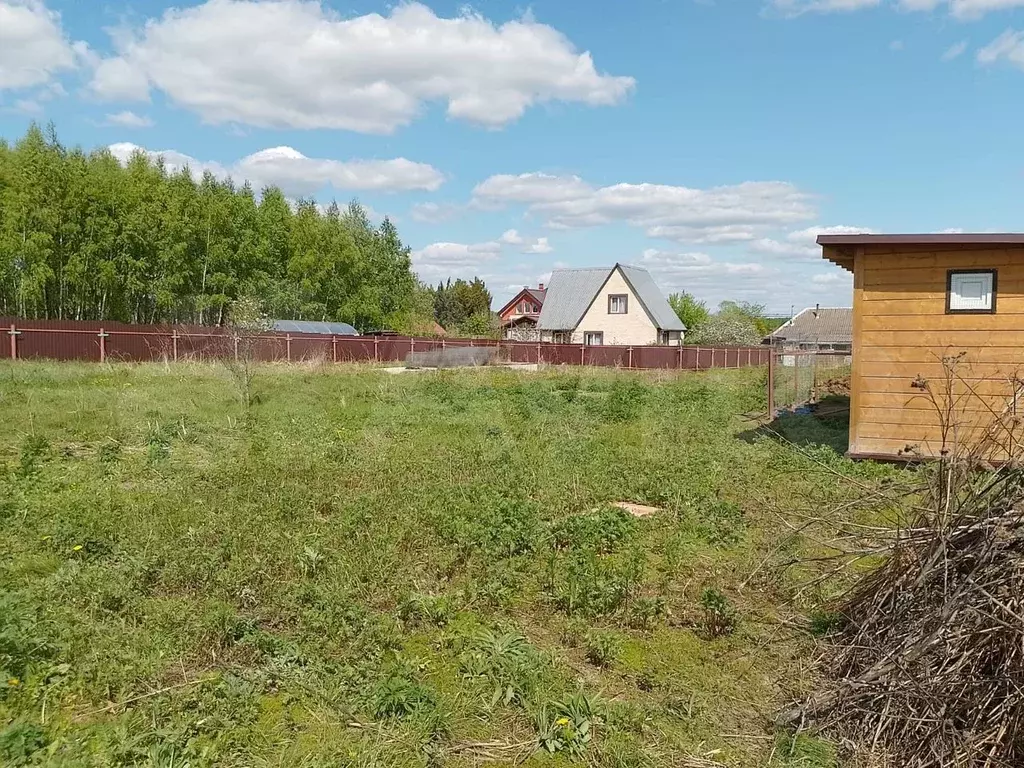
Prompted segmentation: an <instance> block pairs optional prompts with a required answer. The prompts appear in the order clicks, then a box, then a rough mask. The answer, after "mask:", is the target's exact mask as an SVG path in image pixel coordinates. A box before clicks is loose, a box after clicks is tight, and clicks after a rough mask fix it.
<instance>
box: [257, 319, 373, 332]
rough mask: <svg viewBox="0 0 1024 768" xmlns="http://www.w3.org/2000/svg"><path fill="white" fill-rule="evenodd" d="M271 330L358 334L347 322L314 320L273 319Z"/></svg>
mask: <svg viewBox="0 0 1024 768" xmlns="http://www.w3.org/2000/svg"><path fill="white" fill-rule="evenodd" d="M273 330H275V331H279V332H281V333H324V334H328V333H329V334H331V335H334V336H358V335H359V331H357V330H356V329H355V328H353V327H352V326H351V325H349V324H348V323H321V322H318V321H316V320H274V326H273Z"/></svg>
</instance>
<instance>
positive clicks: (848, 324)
mask: <svg viewBox="0 0 1024 768" xmlns="http://www.w3.org/2000/svg"><path fill="white" fill-rule="evenodd" d="M764 343H765V344H772V345H774V346H778V347H782V348H783V349H793V350H796V349H801V350H808V351H822V352H833V351H834V352H849V351H850V349H851V345H852V343H853V310H852V309H850V308H849V307H820V306H815V307H808V308H807V309H803V310H800V311H799V312H798V313H797V314H796V315H795V316H794V317H793V319H792V320H789V321H787V322H785V323H783V324H782V325H780V326H779V327H778V328H776V329H775V330H774V331H772V333H771V335H770V336H766V337H765V339H764Z"/></svg>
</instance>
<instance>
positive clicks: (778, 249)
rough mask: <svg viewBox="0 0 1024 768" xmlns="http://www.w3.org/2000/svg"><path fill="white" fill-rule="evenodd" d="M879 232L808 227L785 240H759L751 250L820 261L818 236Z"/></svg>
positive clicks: (844, 227) (861, 229) (790, 257)
mask: <svg viewBox="0 0 1024 768" xmlns="http://www.w3.org/2000/svg"><path fill="white" fill-rule="evenodd" d="M876 233H877V230H874V229H870V228H868V227H851V226H846V225H842V224H840V225H836V226H832V227H820V226H819V227H807V228H806V229H798V230H796V231H794V232H790V233H789V234H788V235H786V239H785V240H773V239H772V238H767V237H763V238H759V239H757V240H754V241H753V242H751V243H750V246H749V247H750V250H751V251H754V252H755V253H763V254H766V255H768V256H781V257H783V258H787V259H818V258H821V247H820V246H819V245H818V243H817V240H818V235H856V234H876Z"/></svg>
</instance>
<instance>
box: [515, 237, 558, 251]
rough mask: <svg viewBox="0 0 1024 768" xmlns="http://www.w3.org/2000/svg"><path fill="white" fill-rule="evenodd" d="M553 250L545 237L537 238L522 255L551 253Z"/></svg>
mask: <svg viewBox="0 0 1024 768" xmlns="http://www.w3.org/2000/svg"><path fill="white" fill-rule="evenodd" d="M553 250H555V249H554V248H552V247H551V244H550V243H549V242H548V239H547V238H546V237H538V238H537V239H536V240H534V241H533V242H531V243H529V244H528V245H527V246H526V247H525V248H524V249H523V253H551V252H552V251H553Z"/></svg>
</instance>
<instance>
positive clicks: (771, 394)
mask: <svg viewBox="0 0 1024 768" xmlns="http://www.w3.org/2000/svg"><path fill="white" fill-rule="evenodd" d="M774 420H775V348H774V347H768V421H774Z"/></svg>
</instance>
